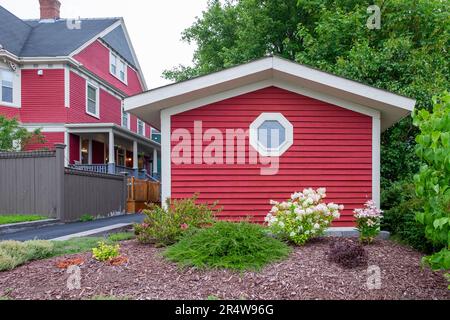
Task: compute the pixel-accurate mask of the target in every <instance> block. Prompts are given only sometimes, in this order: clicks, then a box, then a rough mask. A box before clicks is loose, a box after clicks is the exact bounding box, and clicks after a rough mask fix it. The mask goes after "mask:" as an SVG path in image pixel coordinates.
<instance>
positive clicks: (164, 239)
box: [134, 196, 217, 246]
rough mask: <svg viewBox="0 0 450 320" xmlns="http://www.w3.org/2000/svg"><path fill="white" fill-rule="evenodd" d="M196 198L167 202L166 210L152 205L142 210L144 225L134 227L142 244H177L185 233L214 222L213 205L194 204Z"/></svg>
mask: <svg viewBox="0 0 450 320" xmlns="http://www.w3.org/2000/svg"><path fill="white" fill-rule="evenodd" d="M196 200H197V196H194V197H193V198H190V199H183V200H173V201H170V200H167V209H165V208H162V207H159V206H156V205H152V206H151V207H150V209H149V210H144V211H143V213H144V214H145V215H146V218H145V219H144V223H142V224H137V225H135V226H134V229H135V233H136V235H137V239H138V240H139V241H140V242H142V243H154V244H156V245H157V246H168V245H171V244H174V243H175V242H177V241H178V240H179V239H180V238H181V237H182V236H183V235H184V234H185V233H186V232H187V231H189V230H191V229H196V228H200V227H203V226H205V225H210V224H212V223H213V222H214V213H215V212H217V210H215V209H214V206H215V205H212V206H209V205H205V204H196V203H195V202H196Z"/></svg>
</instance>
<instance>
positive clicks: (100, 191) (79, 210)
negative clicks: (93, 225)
mask: <svg viewBox="0 0 450 320" xmlns="http://www.w3.org/2000/svg"><path fill="white" fill-rule="evenodd" d="M125 183H126V181H125V178H124V177H123V176H116V175H109V174H98V173H90V172H84V171H77V170H72V169H66V170H65V174H64V204H65V205H64V221H76V220H78V219H80V217H81V216H83V215H92V216H108V215H110V214H113V213H118V212H124V211H125V205H126V203H125V200H126V199H125V198H124V197H125V195H124V184H125Z"/></svg>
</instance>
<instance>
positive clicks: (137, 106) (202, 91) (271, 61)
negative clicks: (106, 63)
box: [124, 57, 416, 131]
mask: <svg viewBox="0 0 450 320" xmlns="http://www.w3.org/2000/svg"><path fill="white" fill-rule="evenodd" d="M256 83H259V84H261V87H268V86H278V85H279V84H286V86H283V87H284V88H285V89H288V90H289V88H299V89H304V90H303V91H304V92H314V93H317V94H313V95H312V96H311V97H313V98H317V97H318V96H319V98H318V99H319V100H320V99H321V98H320V96H323V97H325V96H326V97H333V98H336V99H338V100H341V101H347V102H348V103H349V104H354V105H358V106H362V108H365V109H369V110H374V111H376V112H377V113H379V115H380V118H381V128H382V130H383V131H384V130H386V129H387V128H389V127H390V126H392V125H393V124H395V123H396V122H397V121H399V120H400V119H402V118H404V117H406V116H407V115H409V114H410V113H411V111H412V110H413V109H414V106H415V104H416V101H415V100H414V99H410V98H407V97H404V96H401V95H397V94H394V93H391V92H388V91H385V90H381V89H378V88H375V87H371V86H368V85H365V84H362V83H359V82H356V81H353V80H349V79H345V78H342V77H338V76H336V75H333V74H330V73H327V72H323V71H320V70H317V69H314V68H311V67H308V66H304V65H301V64H298V63H295V62H292V61H288V60H285V59H282V58H279V57H266V58H263V59H260V60H257V61H254V62H249V63H246V64H242V65H239V66H236V67H232V68H229V69H225V70H223V71H219V72H215V73H212V74H208V75H205V76H201V77H197V78H193V79H191V80H187V81H182V82H178V83H174V84H171V85H167V86H164V87H160V88H156V89H153V90H150V91H147V92H144V93H141V94H138V95H135V96H132V97H129V98H127V99H125V102H124V107H125V110H126V111H128V112H130V113H132V114H134V115H136V116H138V117H140V118H141V119H144V120H145V121H146V122H148V123H150V124H151V125H153V126H154V127H156V128H158V129H159V128H161V119H160V118H161V117H160V112H161V111H162V110H164V109H169V108H174V107H176V106H180V105H185V104H188V103H194V102H195V101H199V100H201V99H204V98H205V97H208V96H214V95H216V96H220V94H221V93H224V92H231V91H233V90H236V89H238V88H242V87H249V88H251V85H252V84H256ZM292 91H294V89H293V90H292ZM240 94H242V92H241V93H240ZM236 95H238V94H236ZM305 95H307V93H306V94H305ZM324 99H325V98H324ZM325 100H327V99H325ZM325 100H324V101H325ZM328 100H329V99H328ZM340 106H342V104H340Z"/></svg>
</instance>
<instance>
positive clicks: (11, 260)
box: [0, 240, 54, 271]
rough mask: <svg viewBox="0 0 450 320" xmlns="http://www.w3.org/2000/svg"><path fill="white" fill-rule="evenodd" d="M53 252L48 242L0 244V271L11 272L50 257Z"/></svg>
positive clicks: (5, 242)
mask: <svg viewBox="0 0 450 320" xmlns="http://www.w3.org/2000/svg"><path fill="white" fill-rule="evenodd" d="M53 252H54V247H53V244H52V243H51V242H49V241H40V240H35V241H27V242H19V241H3V242H0V271H5V270H12V269H14V268H15V267H17V266H20V265H22V264H24V263H25V262H28V261H31V260H39V259H43V258H48V257H50V256H51V255H52V254H53Z"/></svg>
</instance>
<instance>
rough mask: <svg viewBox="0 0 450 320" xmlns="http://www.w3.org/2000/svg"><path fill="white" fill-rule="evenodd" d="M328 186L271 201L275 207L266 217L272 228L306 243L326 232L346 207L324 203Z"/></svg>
mask: <svg viewBox="0 0 450 320" xmlns="http://www.w3.org/2000/svg"><path fill="white" fill-rule="evenodd" d="M325 197H326V189H325V188H319V189H317V190H313V189H305V190H303V192H298V193H294V194H293V195H292V196H291V199H289V200H288V201H286V202H281V203H279V202H276V201H271V204H273V207H272V209H271V211H270V213H269V214H268V215H267V216H266V219H265V220H266V222H267V224H268V226H269V230H270V231H271V232H272V233H273V234H275V235H276V236H278V237H280V238H282V239H286V240H289V241H292V242H293V243H295V244H297V245H303V244H305V243H306V242H307V241H308V240H310V239H311V238H314V237H318V236H321V235H323V234H324V232H325V230H326V229H327V228H328V227H329V226H330V225H331V222H333V220H334V219H338V218H339V217H340V213H339V210H343V209H344V206H340V205H337V204H334V203H328V204H325V203H323V199H324V198H325Z"/></svg>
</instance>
